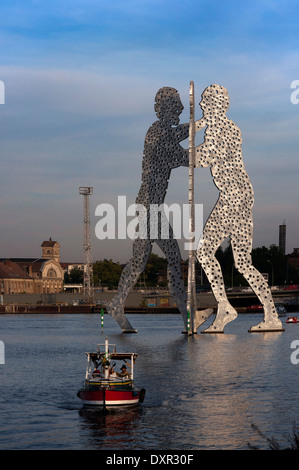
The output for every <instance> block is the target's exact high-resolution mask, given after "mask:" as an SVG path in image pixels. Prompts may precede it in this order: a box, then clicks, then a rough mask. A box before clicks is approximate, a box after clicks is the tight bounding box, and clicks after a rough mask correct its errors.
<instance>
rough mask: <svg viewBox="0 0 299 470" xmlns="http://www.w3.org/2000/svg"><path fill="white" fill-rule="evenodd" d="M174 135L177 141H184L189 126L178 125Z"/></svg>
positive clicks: (187, 135)
mask: <svg viewBox="0 0 299 470" xmlns="http://www.w3.org/2000/svg"><path fill="white" fill-rule="evenodd" d="M175 130H176V135H177V138H178V141H179V142H181V140H185V139H187V138H188V137H189V124H188V123H187V124H179V125H178V126H177V127H176V128H175Z"/></svg>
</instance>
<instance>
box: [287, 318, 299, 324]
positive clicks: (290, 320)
mask: <svg viewBox="0 0 299 470" xmlns="http://www.w3.org/2000/svg"><path fill="white" fill-rule="evenodd" d="M286 322H287V323H299V319H298V318H297V317H288V318H287V320H286Z"/></svg>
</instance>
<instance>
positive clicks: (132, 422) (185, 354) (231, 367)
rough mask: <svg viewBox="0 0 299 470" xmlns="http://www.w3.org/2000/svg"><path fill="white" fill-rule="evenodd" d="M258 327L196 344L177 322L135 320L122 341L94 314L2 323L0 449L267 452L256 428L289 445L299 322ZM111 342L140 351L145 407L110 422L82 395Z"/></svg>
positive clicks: (298, 415)
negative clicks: (96, 357)
mask: <svg viewBox="0 0 299 470" xmlns="http://www.w3.org/2000/svg"><path fill="white" fill-rule="evenodd" d="M259 319H260V318H259V315H239V317H238V318H237V319H236V320H235V321H234V322H232V323H231V324H230V325H227V328H226V330H225V334H219V335H201V334H198V335H195V336H193V337H188V336H187V335H183V334H181V331H182V322H181V319H180V316H179V315H131V317H130V322H131V323H132V324H133V325H134V327H136V328H137V329H138V334H137V335H124V334H121V333H120V332H119V329H118V326H117V325H116V324H115V323H114V321H113V320H112V319H111V318H110V317H108V316H107V317H106V316H105V319H104V323H105V324H104V335H101V328H100V320H99V318H98V316H96V315H65V316H63V315H61V316H59V315H56V316H50V315H49V316H47V317H46V316H43V315H28V316H18V315H13V316H9V315H3V316H1V326H2V329H1V332H2V333H1V340H3V341H4V343H5V347H6V364H5V366H2V367H0V380H1V382H0V384H1V385H0V386H1V389H0V392H1V393H0V406H1V437H0V448H1V449H155V450H157V449H177V450H196V449H247V448H248V443H250V444H251V445H255V446H258V447H259V448H267V443H266V442H265V441H263V439H262V438H261V436H260V435H259V434H258V433H256V432H254V431H253V430H252V427H251V426H252V424H254V425H256V426H258V428H259V429H260V430H261V431H262V432H263V433H264V434H266V435H267V436H269V437H275V438H276V439H277V440H278V441H280V440H281V441H282V442H283V441H284V435H285V434H287V433H290V432H291V431H292V422H293V421H295V422H297V423H299V409H298V407H297V405H296V403H297V390H298V385H299V383H298V370H299V365H298V366H296V365H293V364H292V363H291V361H290V355H291V352H292V350H291V349H290V346H291V343H292V341H293V340H296V339H297V340H298V339H299V324H297V325H296V324H294V325H292V324H291V325H288V324H286V325H285V328H286V331H285V332H282V333H281V332H279V333H254V334H253V333H248V330H249V328H250V326H251V325H253V324H255V323H258V321H259ZM211 321H212V319H211ZM106 335H107V336H108V337H109V342H110V343H115V344H116V345H117V350H118V351H119V352H121V351H126V352H137V353H138V359H137V363H136V367H135V381H136V384H137V386H139V387H144V388H145V389H146V396H145V400H144V402H143V404H142V405H141V406H139V407H136V408H132V409H125V410H120V411H116V410H112V411H109V413H107V414H103V413H102V412H101V411H99V410H96V409H85V408H82V403H81V401H80V400H79V399H78V398H77V396H76V394H77V389H78V388H79V386H80V384H81V381H82V380H83V378H84V375H85V366H86V356H85V351H87V350H92V349H93V348H95V347H96V344H97V343H103V342H104V339H105V336H106ZM12 372H13V373H12ZM29 410H30V411H29Z"/></svg>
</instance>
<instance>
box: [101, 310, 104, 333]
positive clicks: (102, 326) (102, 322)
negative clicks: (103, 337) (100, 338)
mask: <svg viewBox="0 0 299 470" xmlns="http://www.w3.org/2000/svg"><path fill="white" fill-rule="evenodd" d="M101 328H102V334H103V330H104V310H103V309H102V310H101Z"/></svg>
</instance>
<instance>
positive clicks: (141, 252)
mask: <svg viewBox="0 0 299 470" xmlns="http://www.w3.org/2000/svg"><path fill="white" fill-rule="evenodd" d="M151 249H152V245H151V242H150V241H149V240H145V239H140V238H138V239H137V240H135V241H134V244H133V257H132V258H131V259H130V261H129V262H128V263H127V264H126V266H125V267H124V269H123V272H122V274H121V277H120V280H119V284H118V289H117V294H116V295H115V296H114V298H113V299H112V301H111V302H109V304H108V305H107V307H106V308H107V312H108V313H109V314H110V315H111V316H112V317H113V318H114V319H115V320H116V322H117V323H118V324H119V326H120V327H121V329H122V332H123V333H137V330H135V329H134V328H133V327H132V325H131V324H130V322H129V320H128V319H127V318H126V317H125V315H124V304H125V301H126V299H127V297H128V294H129V292H130V291H131V289H132V288H133V287H134V285H135V284H136V282H137V280H138V278H139V276H140V274H141V273H142V271H143V270H144V268H145V265H146V263H147V260H148V258H149V255H150V253H151Z"/></svg>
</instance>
